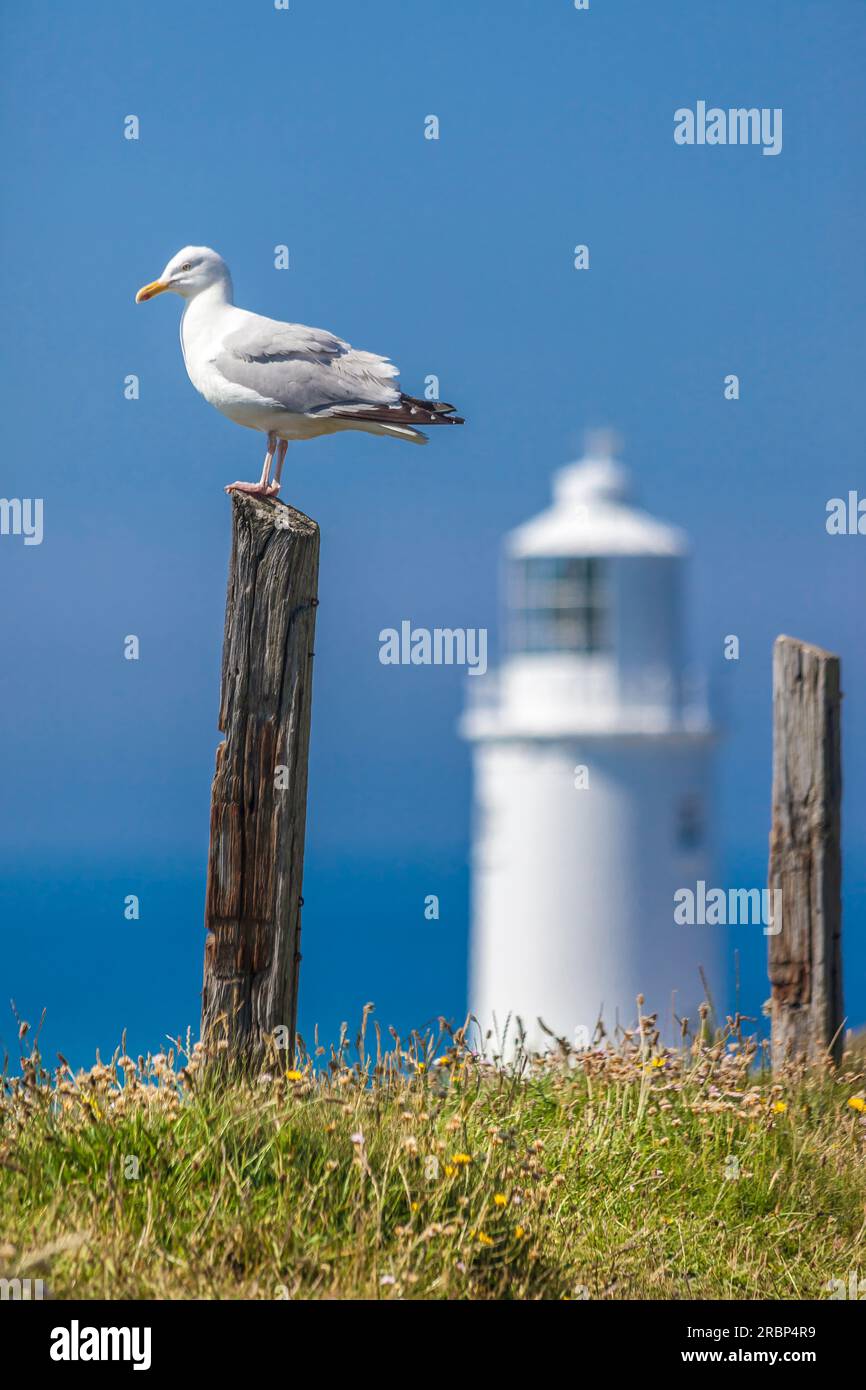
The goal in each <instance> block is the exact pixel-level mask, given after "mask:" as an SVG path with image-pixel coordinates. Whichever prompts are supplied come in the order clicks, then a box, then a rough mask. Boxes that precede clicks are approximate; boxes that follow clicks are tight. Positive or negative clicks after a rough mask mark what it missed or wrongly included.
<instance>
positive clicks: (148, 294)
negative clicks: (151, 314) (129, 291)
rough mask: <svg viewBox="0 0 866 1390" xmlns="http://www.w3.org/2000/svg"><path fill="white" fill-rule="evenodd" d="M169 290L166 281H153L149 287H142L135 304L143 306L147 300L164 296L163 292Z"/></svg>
mask: <svg viewBox="0 0 866 1390" xmlns="http://www.w3.org/2000/svg"><path fill="white" fill-rule="evenodd" d="M167 289H168V285H167V284H166V282H165V280H151V282H150V284H149V285H142V287H141V289H140V290H139V291H138V294H137V295H136V296H135V302H136V304H143V303H144V301H145V300H146V299H153V296H154V295H155V294H162V292H163V290H167Z"/></svg>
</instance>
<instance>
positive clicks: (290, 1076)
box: [286, 1071, 304, 1081]
mask: <svg viewBox="0 0 866 1390" xmlns="http://www.w3.org/2000/svg"><path fill="white" fill-rule="evenodd" d="M303 1079H304V1073H303V1072H302V1071H287V1072H286V1080H287V1081H303Z"/></svg>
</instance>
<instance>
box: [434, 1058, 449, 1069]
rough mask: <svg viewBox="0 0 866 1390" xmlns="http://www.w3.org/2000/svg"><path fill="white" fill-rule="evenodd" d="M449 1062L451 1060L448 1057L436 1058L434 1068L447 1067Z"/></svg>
mask: <svg viewBox="0 0 866 1390" xmlns="http://www.w3.org/2000/svg"><path fill="white" fill-rule="evenodd" d="M450 1061H451V1058H450V1057H437V1058H436V1066H437V1067H447V1066H448V1063H449V1062H450Z"/></svg>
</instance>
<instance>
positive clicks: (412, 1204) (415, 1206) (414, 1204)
mask: <svg viewBox="0 0 866 1390" xmlns="http://www.w3.org/2000/svg"><path fill="white" fill-rule="evenodd" d="M420 1206H421V1203H420V1202H410V1203H409V1210H410V1211H418V1209H419V1208H420Z"/></svg>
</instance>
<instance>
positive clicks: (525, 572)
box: [510, 556, 609, 652]
mask: <svg viewBox="0 0 866 1390" xmlns="http://www.w3.org/2000/svg"><path fill="white" fill-rule="evenodd" d="M604 579H605V574H604V562H603V561H601V560H597V559H583V558H576V557H574V556H562V557H560V556H555V557H554V556H550V557H548V556H532V557H531V558H530V559H527V560H519V561H517V562H516V564H515V565H514V566H513V568H512V573H511V593H510V611H511V648H512V650H513V651H518V652H601V651H604V650H605V649H606V648H607V646H608V640H609V622H608V601H607V595H606V591H605V584H604Z"/></svg>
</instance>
